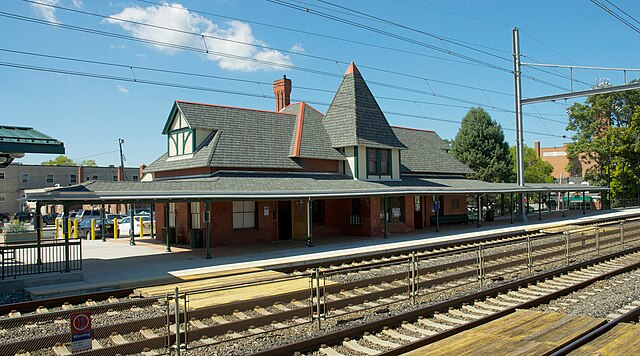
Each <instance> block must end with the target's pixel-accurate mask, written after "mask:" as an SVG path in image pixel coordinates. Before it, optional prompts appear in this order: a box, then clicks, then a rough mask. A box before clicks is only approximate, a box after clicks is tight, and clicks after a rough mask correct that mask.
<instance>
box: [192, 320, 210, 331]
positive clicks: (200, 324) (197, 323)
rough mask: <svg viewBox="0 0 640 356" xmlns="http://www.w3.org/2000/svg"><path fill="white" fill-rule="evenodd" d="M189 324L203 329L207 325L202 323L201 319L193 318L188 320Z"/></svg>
mask: <svg viewBox="0 0 640 356" xmlns="http://www.w3.org/2000/svg"><path fill="white" fill-rule="evenodd" d="M189 324H190V325H191V326H193V327H194V328H196V329H204V328H206V327H208V325H207V324H205V323H203V322H202V321H200V320H198V319H194V320H189Z"/></svg>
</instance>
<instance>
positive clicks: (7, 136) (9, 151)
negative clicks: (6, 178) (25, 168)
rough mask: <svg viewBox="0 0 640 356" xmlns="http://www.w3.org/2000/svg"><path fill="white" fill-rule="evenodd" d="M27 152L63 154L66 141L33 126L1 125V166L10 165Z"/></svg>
mask: <svg viewBox="0 0 640 356" xmlns="http://www.w3.org/2000/svg"><path fill="white" fill-rule="evenodd" d="M25 153H51V154H63V153H64V143H62V142H61V141H58V140H56V139H55V138H53V137H51V136H47V135H45V134H43V133H42V132H40V131H37V130H34V129H33V128H32V127H19V126H4V125H0V157H1V158H4V161H2V162H0V167H6V166H8V165H9V164H10V163H11V161H13V160H14V159H15V158H20V157H22V156H24V154H25Z"/></svg>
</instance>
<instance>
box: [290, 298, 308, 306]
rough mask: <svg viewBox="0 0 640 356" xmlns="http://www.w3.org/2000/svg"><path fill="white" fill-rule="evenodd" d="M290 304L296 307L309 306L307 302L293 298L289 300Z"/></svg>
mask: <svg viewBox="0 0 640 356" xmlns="http://www.w3.org/2000/svg"><path fill="white" fill-rule="evenodd" d="M291 304H293V305H295V306H296V307H298V308H307V307H309V306H308V305H307V304H305V303H303V302H301V301H299V300H295V299H292V300H291Z"/></svg>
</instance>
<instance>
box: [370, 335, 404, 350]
mask: <svg viewBox="0 0 640 356" xmlns="http://www.w3.org/2000/svg"><path fill="white" fill-rule="evenodd" d="M362 338H363V339H365V340H367V341H369V342H370V343H373V344H376V345H379V346H382V347H389V348H392V349H395V348H398V347H400V346H402V345H401V344H398V343H396V342H392V341H387V340H382V339H381V338H379V337H377V336H375V335H366V334H365V335H364V336H363V337H362Z"/></svg>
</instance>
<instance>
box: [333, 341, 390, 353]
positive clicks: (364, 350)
mask: <svg viewBox="0 0 640 356" xmlns="http://www.w3.org/2000/svg"><path fill="white" fill-rule="evenodd" d="M342 346H344V347H346V348H348V349H350V350H353V351H357V352H362V353H363V354H366V355H378V354H380V353H381V351H378V350H374V349H370V348H368V347H364V346H362V345H360V344H358V342H357V341H355V340H349V341H343V342H342Z"/></svg>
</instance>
